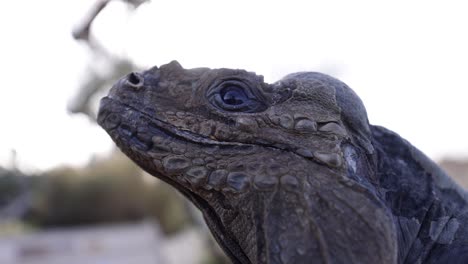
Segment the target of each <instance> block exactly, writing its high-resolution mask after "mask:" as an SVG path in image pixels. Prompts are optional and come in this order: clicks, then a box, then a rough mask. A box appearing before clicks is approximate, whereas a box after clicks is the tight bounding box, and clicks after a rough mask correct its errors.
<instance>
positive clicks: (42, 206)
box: [26, 152, 189, 233]
mask: <svg viewBox="0 0 468 264" xmlns="http://www.w3.org/2000/svg"><path fill="white" fill-rule="evenodd" d="M126 159H127V158H126V157H124V156H123V155H122V154H121V153H120V152H115V153H114V154H113V155H112V156H111V157H108V158H106V159H97V160H95V161H93V163H92V164H90V165H89V166H87V167H85V168H81V169H79V168H66V167H63V168H58V169H55V170H52V171H48V172H45V173H44V174H43V175H41V177H36V178H37V179H39V181H38V182H37V183H36V184H34V192H33V193H34V194H33V195H34V199H33V204H32V206H31V210H30V211H29V212H28V214H27V216H26V220H27V221H30V222H32V223H34V224H35V225H37V226H43V227H57V226H77V225H89V224H97V223H108V222H125V221H136V220H143V219H148V218H153V219H155V220H156V221H157V222H159V223H160V225H161V227H162V229H163V231H165V232H166V233H172V232H176V231H178V230H180V229H181V228H183V227H184V226H185V225H186V224H187V223H188V222H189V221H188V220H189V218H188V216H187V214H186V213H185V210H184V208H183V205H182V203H181V200H182V199H181V197H179V196H178V195H177V194H176V193H175V192H173V191H171V190H170V189H169V188H170V187H169V186H168V185H166V184H164V183H162V182H159V181H145V180H144V178H143V175H142V173H141V170H140V169H138V168H137V167H136V166H135V165H133V164H132V163H130V162H126Z"/></svg>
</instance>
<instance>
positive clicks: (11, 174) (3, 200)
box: [0, 167, 24, 208]
mask: <svg viewBox="0 0 468 264" xmlns="http://www.w3.org/2000/svg"><path fill="white" fill-rule="evenodd" d="M19 177H24V176H23V175H20V174H19V173H15V171H12V170H6V169H3V168H1V167H0V208H3V207H5V206H6V205H8V204H9V203H10V202H11V201H12V200H13V199H14V198H16V197H17V196H18V195H20V194H21V192H22V189H23V186H22V184H21V181H19V180H18V179H19Z"/></svg>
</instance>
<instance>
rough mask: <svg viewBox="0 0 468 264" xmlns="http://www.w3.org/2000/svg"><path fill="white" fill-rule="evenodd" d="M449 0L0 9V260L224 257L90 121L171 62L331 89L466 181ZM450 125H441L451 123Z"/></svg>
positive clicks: (466, 60) (466, 146) (459, 72)
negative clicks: (130, 84)
mask: <svg viewBox="0 0 468 264" xmlns="http://www.w3.org/2000/svg"><path fill="white" fill-rule="evenodd" d="M467 5H468V4H465V3H463V2H462V1H445V2H444V3H442V2H440V1H427V0H426V1H411V2H408V1H391V2H383V1H337V0H334V1H295V0H288V1H285V0H278V1H276V0H269V1H260V0H256V1H252V0H250V1H247V0H237V1H224V0H217V1H214V0H213V1H210V0H197V1H193V0H192V1H191V0H171V1H168V0H153V1H148V0H106V1H105V0H79V1H78V0H75V1H59V0H44V1H33V0H29V1H3V2H2V3H0V32H1V42H0V70H1V71H0V72H1V74H2V76H3V79H2V85H1V88H0V121H1V123H0V124H1V125H0V128H1V130H0V131H1V132H0V263H5V264H8V263H11V264H15V263H30V264H37V263H142V264H146V263H168V264H171V263H194V264H195V263H213V264H214V263H228V262H227V260H226V259H225V257H224V256H223V254H222V253H221V252H220V250H219V249H218V248H217V246H216V245H215V243H214V242H213V241H212V240H211V236H210V235H209V234H208V232H207V229H206V227H205V226H204V223H203V221H202V219H201V217H200V215H199V213H198V212H197V210H196V209H194V208H193V207H192V206H191V205H190V204H188V203H187V202H185V201H184V199H183V198H182V197H181V196H180V195H179V194H178V193H176V192H175V191H174V190H172V189H171V188H170V187H168V186H167V185H166V184H164V183H161V182H160V181H158V180H157V179H155V178H153V177H151V176H149V175H147V174H145V173H143V172H142V171H141V170H140V169H138V168H137V167H136V166H134V165H133V164H132V163H131V162H130V161H129V160H128V159H127V158H126V157H124V156H123V155H122V154H121V153H120V152H119V151H118V150H117V149H116V148H115V147H114V145H113V143H112V142H111V140H110V138H109V137H108V136H107V135H106V133H105V132H104V130H102V129H100V128H99V127H98V126H97V125H96V123H95V116H96V109H97V106H98V102H99V99H100V98H101V97H102V96H103V95H104V94H105V93H106V92H107V90H108V89H109V88H110V86H111V85H112V83H113V82H114V81H115V80H116V79H117V78H119V77H121V76H123V75H124V74H126V73H128V72H130V71H134V70H141V69H145V68H148V67H151V66H153V65H161V64H165V63H168V62H169V61H171V60H178V61H179V62H180V63H181V64H182V65H183V66H184V67H185V68H192V67H202V66H203V67H211V68H219V67H227V68H243V69H247V70H249V71H255V72H257V73H258V74H263V75H264V76H265V79H266V81H269V82H273V81H276V80H278V79H279V78H281V77H282V76H284V75H286V74H288V73H291V72H296V71H320V72H324V73H327V74H330V75H333V76H335V77H338V78H339V79H341V80H343V81H344V82H345V83H347V84H348V85H349V86H351V87H352V88H353V89H354V90H355V91H356V92H357V94H359V95H360V97H361V98H362V100H363V101H364V103H365V105H366V107H367V111H368V114H369V118H370V122H371V123H372V124H378V125H382V126H385V127H387V128H389V129H391V130H394V131H396V132H398V133H399V134H400V135H401V136H403V137H404V138H406V139H408V140H409V141H410V142H411V143H412V144H413V145H415V146H417V147H418V148H419V149H421V150H422V151H423V152H425V153H426V154H427V155H428V156H430V157H431V158H432V159H434V160H436V161H437V162H438V163H439V164H441V165H442V167H443V168H444V169H445V170H446V171H447V172H448V173H449V174H450V175H451V176H452V177H453V178H454V179H455V180H456V181H457V182H459V183H460V184H462V185H463V186H464V187H465V188H466V187H468V138H467V137H466V135H468V122H466V114H467V113H468V106H467V103H466V101H467V95H468V92H467V90H468V78H466V72H467V70H468V49H467V48H466V47H468V35H467V33H466V25H468V16H466V13H467V11H468V6H467ZM449 124H450V126H449Z"/></svg>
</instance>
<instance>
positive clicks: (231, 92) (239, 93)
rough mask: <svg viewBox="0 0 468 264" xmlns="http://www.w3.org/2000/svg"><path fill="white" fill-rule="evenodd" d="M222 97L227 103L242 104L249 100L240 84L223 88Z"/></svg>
mask: <svg viewBox="0 0 468 264" xmlns="http://www.w3.org/2000/svg"><path fill="white" fill-rule="evenodd" d="M221 98H222V99H223V102H224V103H225V104H227V105H242V104H244V103H245V102H246V101H247V100H248V98H247V95H246V94H245V93H244V91H243V89H242V88H240V87H238V86H228V87H226V88H224V89H223V90H221Z"/></svg>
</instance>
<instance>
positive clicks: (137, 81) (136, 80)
mask: <svg viewBox="0 0 468 264" xmlns="http://www.w3.org/2000/svg"><path fill="white" fill-rule="evenodd" d="M126 83H127V84H128V85H130V86H131V87H133V88H136V89H139V88H140V87H142V86H143V77H142V76H141V75H140V74H139V73H137V72H132V73H130V74H129V75H128V77H127V82H126Z"/></svg>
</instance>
